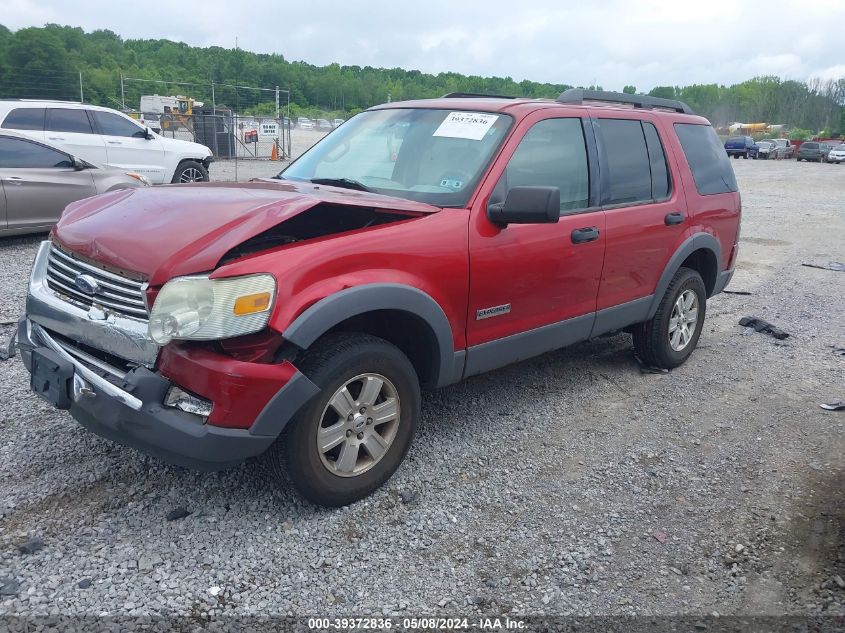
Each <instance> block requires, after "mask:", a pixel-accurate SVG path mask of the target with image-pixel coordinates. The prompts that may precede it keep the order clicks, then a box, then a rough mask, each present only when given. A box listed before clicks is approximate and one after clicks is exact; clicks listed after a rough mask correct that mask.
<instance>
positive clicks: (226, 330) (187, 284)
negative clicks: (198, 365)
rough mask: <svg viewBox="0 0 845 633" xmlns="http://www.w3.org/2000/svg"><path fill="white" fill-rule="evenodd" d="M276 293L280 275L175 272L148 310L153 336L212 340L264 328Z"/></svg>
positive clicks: (163, 340) (163, 342) (161, 339)
mask: <svg viewBox="0 0 845 633" xmlns="http://www.w3.org/2000/svg"><path fill="white" fill-rule="evenodd" d="M275 297H276V280H275V279H274V278H273V276H272V275H267V274H260V275H249V276H245V277H230V278H228V279H209V278H208V277H202V276H196V277H177V278H175V279H171V280H170V281H168V282H167V283H166V284H164V287H162V289H161V290H160V291H159V293H158V296H157V297H156V301H155V304H154V305H153V309H152V311H151V312H150V326H149V327H150V337H151V338H152V339H153V340H154V341H155V342H156V343H158V344H159V345H166V344H167V343H169V342H170V341H171V340H173V339H190V340H199V341H209V340H216V339H222V338H230V337H233V336H241V335H242V334H251V333H253V332H258V331H259V330H262V329H264V327H265V326H266V325H267V321H268V319H269V318H270V310H271V309H272V307H273V300H274V299H275Z"/></svg>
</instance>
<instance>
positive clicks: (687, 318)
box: [669, 290, 698, 352]
mask: <svg viewBox="0 0 845 633" xmlns="http://www.w3.org/2000/svg"><path fill="white" fill-rule="evenodd" d="M697 321H698V295H696V293H695V292H694V291H692V290H685V291H684V292H682V293H681V296H680V297H678V299H677V301H675V305H674V307H673V308H672V315H671V316H670V317H669V346H670V347H671V348H672V349H673V350H674V351H676V352H680V351H682V350H683V349H684V348H686V346H687V345H689V343H690V341H691V340H692V335H693V333H694V332H695V324H696V322H697Z"/></svg>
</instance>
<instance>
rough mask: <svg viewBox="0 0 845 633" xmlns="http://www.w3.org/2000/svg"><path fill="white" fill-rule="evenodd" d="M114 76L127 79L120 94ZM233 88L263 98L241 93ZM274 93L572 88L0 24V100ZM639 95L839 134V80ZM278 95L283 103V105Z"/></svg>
mask: <svg viewBox="0 0 845 633" xmlns="http://www.w3.org/2000/svg"><path fill="white" fill-rule="evenodd" d="M121 76H123V77H129V78H132V80H133V81H124V82H123V86H121ZM139 79H141V80H145V81H137V80H139ZM153 81H157V82H161V83H152V82H153ZM167 82H174V83H167ZM175 82H184V83H183V84H176V83H175ZM190 84H193V85H190ZM215 84H216V85H217V90H216V92H215V94H212V92H213V91H214V88H213V87H212V86H213V85H215ZM236 85H237V86H254V87H261V88H266V89H268V90H264V91H250V90H248V89H245V88H238V87H235V86H236ZM276 86H279V87H280V88H281V89H283V90H289V91H290V103H291V111H292V114H293V116H296V115H297V114H300V113H301V114H307V113H309V112H311V111H314V110H321V111H325V112H331V113H336V114H338V115H340V116H348V115H350V114H354V113H356V112H358V111H360V110H362V109H364V108H368V107H370V106H372V105H376V104H378V103H384V102H385V101H387V100H394V101H398V100H404V99H422V98H430V97H437V96H441V95H443V94H445V93H448V92H477V93H483V94H500V95H513V96H525V97H551V98H554V97H556V96H557V95H558V94H560V93H561V92H563V91H564V90H566V89H567V88H571V87H572V86H570V85H568V84H565V83H561V84H551V83H540V82H535V81H529V80H523V81H515V80H514V79H512V78H511V77H480V76H474V75H469V76H467V75H461V74H458V73H452V72H444V73H438V74H430V73H423V72H420V71H418V70H404V69H401V68H373V67H371V66H363V67H361V66H354V65H351V66H347V65H340V64H329V65H328V66H315V65H313V64H308V63H306V62H301V61H288V60H286V59H285V58H284V57H283V56H282V55H280V54H264V53H251V52H248V51H244V50H241V49H234V50H233V49H225V48H222V47H219V46H212V47H206V48H203V47H194V46H188V45H187V44H184V43H181V42H173V41H170V40H132V39H128V40H124V39H123V38H121V37H120V36H119V35H117V34H116V33H113V32H112V31H109V30H97V31H93V32H90V33H86V32H85V31H83V30H82V29H81V28H76V27H70V26H60V25H56V24H49V25H47V26H45V27H43V28H35V27H33V28H25V29H20V30H18V31H15V32H12V31H10V30H9V29H8V28H6V27H4V26H2V25H0V98H42V99H43V98H52V99H73V100H79V99H80V96H82V98H84V100H85V101H86V102H89V103H95V104H98V105H106V106H111V107H118V106H121V107H122V106H123V105H124V104H125V106H126V107H127V108H137V107H138V105H139V104H138V101H139V96H140V94H153V93H157V94H174V93H175V91H176V90H177V89H179V90H180V93H181V94H188V93H190V96H193V97H194V98H196V99H198V100H201V101H206V102H209V103H210V102H211V101H212V99H213V100H214V103H215V104H217V105H227V106H228V107H232V108H235V109H238V110H239V111H241V112H244V113H247V114H270V113H271V112H272V111H273V110H274V108H275V103H274V102H275V94H274V92H273V90H272V89H273V88H274V87H276ZM588 87H592V86H588ZM597 88H600V86H597ZM624 91H625V92H628V93H636V92H637V89H636V87H635V86H633V85H627V86H625V87H624ZM648 94H650V95H652V96H658V97H667V98H672V99H681V100H683V101H685V102H687V103H688V104H689V105H690V106H691V107H692V108H693V109H694V110H695V111H696V112H698V113H700V114H702V115H703V116H706V117H708V118H709V119H710V120H711V122H712V123H713V124H714V125H716V126H723V125H727V124H729V123H731V122H734V121H742V122H747V123H750V122H767V123H782V124H786V125H789V126H791V127H795V128H806V129H808V130H811V131H814V132H821V131H825V132H827V133H837V132H843V131H845V107H843V106H845V78H842V79H839V80H836V81H834V80H831V81H820V80H813V81H808V82H802V81H795V80H783V79H780V78H778V77H772V76H765V77H755V78H753V79H749V80H747V81H743V82H741V83H738V84H734V85H730V86H724V85H718V84H694V85H690V86H658V87H655V88H654V89H652V90H651V91H649V93H648ZM287 96H288V95H287V93H284V95H283V97H282V104H283V105H284V106H286V105H287Z"/></svg>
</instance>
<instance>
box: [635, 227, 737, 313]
mask: <svg viewBox="0 0 845 633" xmlns="http://www.w3.org/2000/svg"><path fill="white" fill-rule="evenodd" d="M698 250H707V251H710V252H712V253H713V255H714V257H715V258H716V270H715V271H714V277H718V273H719V270H718V269H719V267H720V266H721V261H722V246H721V245H720V244H719V240H717V239H716V238H715V237H713V236H712V235H710V234H709V233H695V234H694V235H691V236H689V237H688V238H687V239H685V240H684V241H683V242H682V243H681V245H680V246H679V247H678V249H677V250H676V251H675V253H674V254H673V255H672V257H670V258H669V263H668V264H666V268H664V269H663V274H662V275H660V280H659V281H658V282H657V287H656V288H655V289H654V295H653V296H652V299H651V306H649V309H648V317H647V318H648V319H650V318H652V317H653V316H654V314H655V312H657V307H658V306H659V305H660V301H661V300H662V299H663V295H664V294H666V289H667V288H668V287H669V283H670V282H671V281H672V277H674V276H675V273H677V272H678V269H679V268H680V267H681V264H683V263H684V260H686V258H687V257H689V256H690V255H692V254H693V253H694V252H695V251H698Z"/></svg>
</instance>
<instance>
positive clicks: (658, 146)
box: [643, 121, 672, 200]
mask: <svg viewBox="0 0 845 633" xmlns="http://www.w3.org/2000/svg"><path fill="white" fill-rule="evenodd" d="M643 132H644V133H645V140H646V144H647V145H648V160H649V163H650V165H651V197H652V198H654V199H655V200H664V199H665V198H668V197H669V192H670V191H671V189H672V185H671V183H670V182H669V171H668V169H667V168H666V154H665V152H664V151H663V144H662V143H661V142H660V135H659V134H658V133H657V129H656V128H655V127H654V125H653V124H651V123H649V122H648V121H643Z"/></svg>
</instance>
